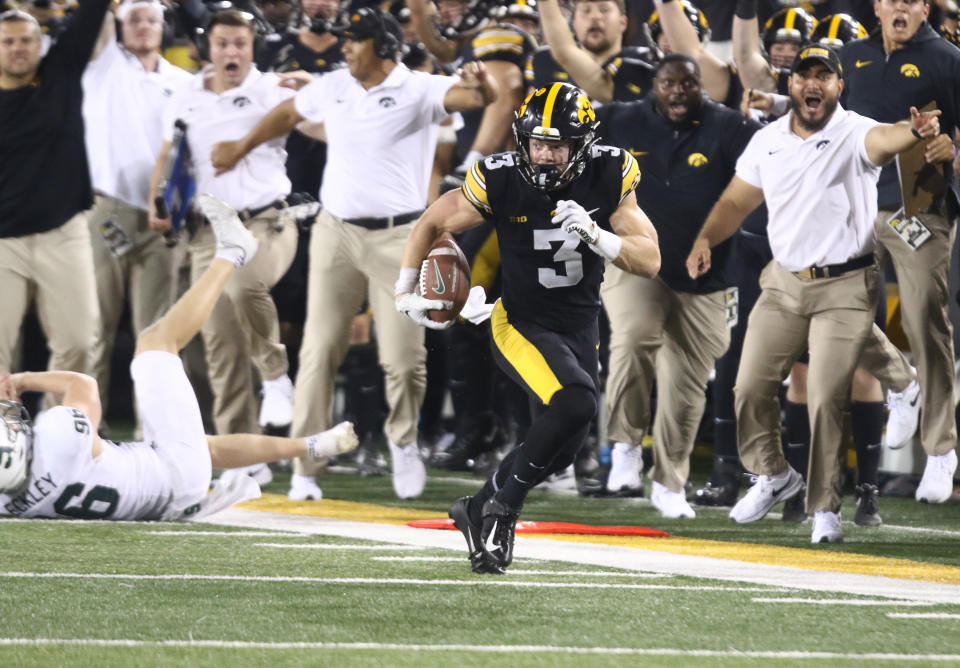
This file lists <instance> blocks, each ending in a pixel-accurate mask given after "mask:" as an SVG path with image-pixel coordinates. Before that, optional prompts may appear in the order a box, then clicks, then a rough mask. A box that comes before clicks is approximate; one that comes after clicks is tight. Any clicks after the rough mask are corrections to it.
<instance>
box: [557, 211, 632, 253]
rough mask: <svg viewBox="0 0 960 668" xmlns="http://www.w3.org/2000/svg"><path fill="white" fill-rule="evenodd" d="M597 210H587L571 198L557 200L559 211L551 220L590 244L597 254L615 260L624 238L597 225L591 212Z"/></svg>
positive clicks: (568, 232)
mask: <svg viewBox="0 0 960 668" xmlns="http://www.w3.org/2000/svg"><path fill="white" fill-rule="evenodd" d="M594 211H596V209H594V210H593V211H585V210H584V208H583V207H582V206H580V205H579V204H577V203H576V202H574V201H573V200H569V199H562V200H560V201H559V202H557V213H556V215H554V217H553V218H551V219H550V222H552V223H554V224H556V225H560V226H561V227H562V229H563V231H564V232H566V233H567V234H571V235H574V234H575V235H576V236H578V237H580V239H581V240H582V241H583V242H584V243H585V244H587V246H589V248H590V250H592V251H593V252H594V253H596V254H597V255H599V256H601V257H603V258H604V259H605V260H608V261H610V262H613V261H614V260H616V259H617V256H618V255H620V248H621V246H622V245H623V239H621V238H620V237H619V236H617V235H616V234H614V233H613V232H607V231H606V230H604V229H602V228H601V227H600V226H599V225H597V224H596V223H595V222H594V220H593V218H591V217H590V214H591V213H593V212H594Z"/></svg>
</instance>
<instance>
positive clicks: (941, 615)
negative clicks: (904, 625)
mask: <svg viewBox="0 0 960 668" xmlns="http://www.w3.org/2000/svg"><path fill="white" fill-rule="evenodd" d="M887 617H892V618H894V619H960V615H955V614H952V613H949V612H888V613H887Z"/></svg>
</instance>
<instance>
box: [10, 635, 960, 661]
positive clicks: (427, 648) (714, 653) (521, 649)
mask: <svg viewBox="0 0 960 668" xmlns="http://www.w3.org/2000/svg"><path fill="white" fill-rule="evenodd" d="M58 645H59V646H63V645H71V646H80V647H149V648H166V647H175V648H180V647H190V648H214V649H311V650H316V649H349V650H379V651H388V652H393V651H414V652H461V653H462V652H481V653H484V654H502V653H509V654H517V653H524V654H544V653H552V654H601V655H603V654H606V655H627V656H629V655H634V656H690V657H705V658H709V657H717V658H725V657H742V658H745V659H811V660H815V661H822V660H824V659H841V660H842V659H848V660H852V661H865V660H866V661H925V662H930V661H960V654H882V653H879V652H878V653H874V654H859V653H850V654H845V653H841V652H795V651H794V652H789V651H788V652H774V651H739V650H735V649H729V650H712V649H674V648H672V647H650V648H644V647H563V646H560V645H414V644H409V645H404V644H399V643H374V642H246V641H239V640H126V639H112V638H103V639H101V638H0V647H2V646H30V647H48V646H58Z"/></svg>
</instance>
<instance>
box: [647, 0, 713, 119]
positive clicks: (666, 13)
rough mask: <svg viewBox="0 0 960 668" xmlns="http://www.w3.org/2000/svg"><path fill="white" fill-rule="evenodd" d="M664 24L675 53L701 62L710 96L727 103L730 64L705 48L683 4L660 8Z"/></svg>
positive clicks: (668, 4) (703, 78)
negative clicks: (728, 65) (686, 14)
mask: <svg viewBox="0 0 960 668" xmlns="http://www.w3.org/2000/svg"><path fill="white" fill-rule="evenodd" d="M660 24H661V25H662V26H663V33H664V34H665V35H666V36H667V39H668V40H669V42H670V45H671V46H672V48H673V51H674V52H675V53H682V54H685V55H687V56H690V57H691V58H693V59H694V60H696V61H697V65H699V66H700V76H701V79H702V81H703V89H704V90H705V91H707V94H708V95H709V96H710V97H712V98H713V99H714V100H723V99H725V98H726V97H727V91H728V90H729V89H730V70H729V69H728V68H727V64H726V63H724V62H723V61H722V60H720V59H719V58H717V57H716V56H715V55H713V54H712V53H710V52H709V51H707V50H706V49H704V48H703V45H702V44H700V38H699V37H698V36H697V31H696V29H695V28H694V27H693V26H692V25H691V24H690V21H689V20H687V17H686V16H685V15H684V13H683V9H682V8H681V7H680V3H679V2H668V3H666V4H663V5H660Z"/></svg>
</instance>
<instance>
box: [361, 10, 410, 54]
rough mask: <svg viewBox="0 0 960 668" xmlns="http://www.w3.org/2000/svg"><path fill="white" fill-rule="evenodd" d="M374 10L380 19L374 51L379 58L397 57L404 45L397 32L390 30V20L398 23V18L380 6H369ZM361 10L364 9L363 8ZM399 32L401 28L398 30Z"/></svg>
mask: <svg viewBox="0 0 960 668" xmlns="http://www.w3.org/2000/svg"><path fill="white" fill-rule="evenodd" d="M365 9H369V10H370V11H372V12H374V13H375V14H376V16H377V19H378V20H379V21H380V30H379V32H378V33H377V34H376V35H374V37H373V53H374V54H375V55H376V56H377V58H383V59H393V58H396V57H397V52H399V51H400V48H401V47H402V46H403V45H402V44H401V43H400V39H398V38H397V36H396V34H394V32H393V31H392V30H390V26H389V25H388V23H387V22H388V21H392V22H394V24H396V19H395V18H393V16H390V15H388V14H384V13H383V11H382V10H381V9H380V8H379V7H367V8H365ZM360 11H363V10H362V9H361V10H360ZM388 17H389V18H388ZM397 32H399V30H398V31H397Z"/></svg>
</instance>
